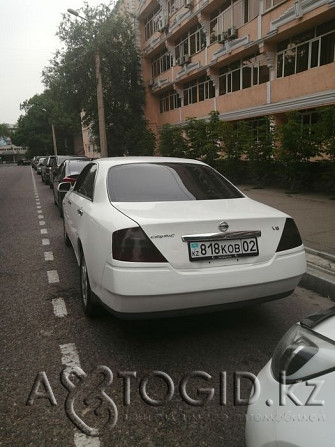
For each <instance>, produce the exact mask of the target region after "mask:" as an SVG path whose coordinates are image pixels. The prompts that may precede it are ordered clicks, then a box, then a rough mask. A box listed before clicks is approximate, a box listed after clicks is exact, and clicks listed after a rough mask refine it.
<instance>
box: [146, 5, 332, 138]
mask: <svg viewBox="0 0 335 447" xmlns="http://www.w3.org/2000/svg"><path fill="white" fill-rule="evenodd" d="M137 19H138V24H139V31H140V48H141V55H142V72H143V80H144V83H145V85H146V110H145V114H146V118H147V119H148V121H149V123H150V126H151V128H152V130H153V131H154V132H157V130H158V129H159V128H160V127H161V126H162V125H163V124H165V123H169V124H175V125H182V124H183V123H184V122H185V120H186V119H187V118H188V117H196V118H207V117H208V116H209V113H210V112H211V111H213V110H216V111H218V112H219V114H220V118H221V119H222V120H228V121H234V120H243V119H257V118H260V117H263V116H269V115H270V116H271V117H273V121H274V124H275V125H276V124H280V123H281V122H282V121H283V120H284V116H285V112H288V111H292V110H301V111H302V112H303V114H304V116H305V119H309V118H308V114H309V112H310V113H312V111H313V110H315V108H318V107H320V106H325V105H330V104H335V0H285V1H283V0H141V1H140V4H139V8H138V13H137Z"/></svg>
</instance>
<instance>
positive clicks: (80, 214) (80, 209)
mask: <svg viewBox="0 0 335 447" xmlns="http://www.w3.org/2000/svg"><path fill="white" fill-rule="evenodd" d="M77 213H78V214H79V216H82V215H83V214H84V211H83V209H82V208H79V209H77Z"/></svg>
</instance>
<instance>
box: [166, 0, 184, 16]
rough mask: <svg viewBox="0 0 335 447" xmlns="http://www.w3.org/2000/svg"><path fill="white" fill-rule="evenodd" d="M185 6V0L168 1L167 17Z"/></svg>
mask: <svg viewBox="0 0 335 447" xmlns="http://www.w3.org/2000/svg"><path fill="white" fill-rule="evenodd" d="M184 6H185V0H168V1H167V9H168V16H169V17H171V16H172V15H173V14H175V13H176V12H177V11H179V9H181V8H183V7H184Z"/></svg>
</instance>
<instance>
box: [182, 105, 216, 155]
mask: <svg viewBox="0 0 335 447" xmlns="http://www.w3.org/2000/svg"><path fill="white" fill-rule="evenodd" d="M219 123H220V119H219V113H218V112H216V111H213V112H211V113H210V118H209V121H208V122H207V121H205V120H202V119H196V118H187V119H186V125H185V127H184V131H185V135H186V140H187V145H188V147H189V150H188V156H189V157H190V158H196V159H201V160H203V161H204V162H205V163H209V164H213V163H214V161H215V160H216V159H217V158H218V156H219V150H220V127H219Z"/></svg>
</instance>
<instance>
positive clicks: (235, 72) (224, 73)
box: [219, 53, 270, 95]
mask: <svg viewBox="0 0 335 447" xmlns="http://www.w3.org/2000/svg"><path fill="white" fill-rule="evenodd" d="M269 78H270V75H269V67H268V66H267V64H266V61H265V59H264V56H263V55H261V54H258V53H257V54H253V55H251V56H248V57H245V58H244V59H241V60H238V61H236V62H234V63H232V64H229V65H226V66H224V67H221V68H220V72H219V95H225V94H226V93H231V92H236V91H238V90H242V89H245V88H249V87H251V86H253V85H258V84H263V83H264V82H267V81H268V80H269Z"/></svg>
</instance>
